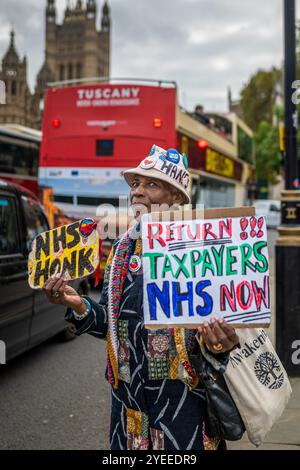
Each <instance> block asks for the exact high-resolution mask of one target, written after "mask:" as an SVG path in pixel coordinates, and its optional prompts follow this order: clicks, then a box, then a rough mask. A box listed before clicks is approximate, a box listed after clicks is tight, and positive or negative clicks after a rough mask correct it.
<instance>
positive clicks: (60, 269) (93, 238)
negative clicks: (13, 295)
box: [28, 219, 99, 289]
mask: <svg viewBox="0 0 300 470" xmlns="http://www.w3.org/2000/svg"><path fill="white" fill-rule="evenodd" d="M98 265H99V234H98V231H97V223H96V222H95V221H94V220H93V219H82V220H79V221H78V222H75V223H73V224H69V225H64V226H62V227H58V228H55V229H53V230H49V231H47V232H43V233H41V234H39V235H38V236H37V237H36V238H35V239H34V241H33V244H32V248H31V252H30V254H29V258H28V276H29V278H28V281H29V285H30V287H32V288H33V289H40V288H42V287H43V286H44V284H45V282H46V281H47V280H48V279H49V278H50V277H51V276H52V275H53V274H61V275H63V276H64V279H65V280H67V281H70V280H72V279H78V278H82V277H85V276H88V275H89V274H92V273H93V272H94V271H95V270H96V269H97V267H98Z"/></svg>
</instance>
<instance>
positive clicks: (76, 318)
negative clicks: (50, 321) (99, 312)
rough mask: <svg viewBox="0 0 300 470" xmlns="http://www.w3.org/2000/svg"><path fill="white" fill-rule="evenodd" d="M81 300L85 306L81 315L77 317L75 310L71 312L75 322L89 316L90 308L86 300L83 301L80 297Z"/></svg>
mask: <svg viewBox="0 0 300 470" xmlns="http://www.w3.org/2000/svg"><path fill="white" fill-rule="evenodd" d="M81 299H82V300H83V302H84V303H85V305H86V310H85V312H84V313H83V314H82V315H78V313H76V312H75V310H73V316H74V318H75V320H82V319H83V318H85V317H87V316H88V315H89V313H90V312H91V310H92V306H91V304H90V302H89V301H88V300H87V299H85V298H84V297H81Z"/></svg>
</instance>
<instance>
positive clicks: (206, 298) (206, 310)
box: [196, 281, 213, 317]
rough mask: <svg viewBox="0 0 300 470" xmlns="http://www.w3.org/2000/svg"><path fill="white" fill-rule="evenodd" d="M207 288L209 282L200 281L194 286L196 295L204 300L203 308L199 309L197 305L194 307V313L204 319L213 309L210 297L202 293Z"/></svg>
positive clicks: (209, 284)
mask: <svg viewBox="0 0 300 470" xmlns="http://www.w3.org/2000/svg"><path fill="white" fill-rule="evenodd" d="M207 286H211V281H200V282H198V283H197V285H196V293H197V294H198V295H199V297H201V298H202V299H203V300H204V306H203V307H201V306H200V305H198V306H197V307H196V312H197V313H198V315H200V316H201V317H206V316H207V315H209V314H210V313H211V312H212V309H213V299H212V297H211V295H209V294H208V293H207V292H202V291H203V289H205V288H206V287H207Z"/></svg>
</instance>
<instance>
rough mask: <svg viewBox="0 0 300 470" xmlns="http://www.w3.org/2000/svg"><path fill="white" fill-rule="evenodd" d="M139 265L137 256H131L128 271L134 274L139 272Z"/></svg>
mask: <svg viewBox="0 0 300 470" xmlns="http://www.w3.org/2000/svg"><path fill="white" fill-rule="evenodd" d="M141 265H142V261H141V258H140V257H139V256H137V255H132V256H131V258H130V261H129V271H131V272H132V273H136V272H137V271H139V269H140V267H141Z"/></svg>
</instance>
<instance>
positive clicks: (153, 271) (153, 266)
mask: <svg viewBox="0 0 300 470" xmlns="http://www.w3.org/2000/svg"><path fill="white" fill-rule="evenodd" d="M162 256H164V255H163V254H162V253H145V254H143V258H149V260H150V278H151V279H157V259H158V258H161V257H162Z"/></svg>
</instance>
